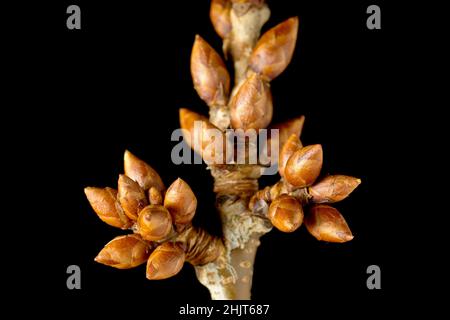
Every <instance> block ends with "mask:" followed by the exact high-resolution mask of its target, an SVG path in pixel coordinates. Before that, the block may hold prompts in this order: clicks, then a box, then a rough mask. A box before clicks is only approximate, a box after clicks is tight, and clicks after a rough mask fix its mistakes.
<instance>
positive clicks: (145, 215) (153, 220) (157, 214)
mask: <svg viewBox="0 0 450 320" xmlns="http://www.w3.org/2000/svg"><path fill="white" fill-rule="evenodd" d="M137 226H138V232H139V234H140V235H141V236H142V238H144V239H145V240H149V241H158V240H162V239H164V238H166V237H167V236H168V235H169V234H170V231H172V218H171V216H170V213H169V211H168V210H167V209H166V208H164V207H163V206H160V205H153V204H151V205H149V206H147V207H145V208H144V209H143V210H142V211H141V212H140V213H139V218H138V220H137Z"/></svg>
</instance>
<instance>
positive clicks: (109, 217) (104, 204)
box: [84, 187, 132, 229]
mask: <svg viewBox="0 0 450 320" xmlns="http://www.w3.org/2000/svg"><path fill="white" fill-rule="evenodd" d="M84 193H85V194H86V197H87V199H88V201H89V203H90V204H91V206H92V209H94V211H95V213H96V214H97V215H98V217H99V218H100V219H102V221H103V222H105V223H107V224H109V225H110V226H113V227H116V228H121V229H128V228H129V227H130V226H131V224H132V222H131V221H130V219H128V217H127V216H126V215H125V213H124V212H123V210H122V208H121V207H120V204H119V202H118V201H117V191H116V190H114V189H111V188H104V189H102V188H94V187H88V188H85V189H84Z"/></svg>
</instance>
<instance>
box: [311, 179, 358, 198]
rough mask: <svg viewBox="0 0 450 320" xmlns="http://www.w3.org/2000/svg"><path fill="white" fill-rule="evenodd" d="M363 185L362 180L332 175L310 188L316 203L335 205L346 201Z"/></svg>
mask: <svg viewBox="0 0 450 320" xmlns="http://www.w3.org/2000/svg"><path fill="white" fill-rule="evenodd" d="M360 183H361V180H360V179H357V178H354V177H349V176H344V175H331V176H328V177H325V178H324V179H322V180H321V181H319V182H318V183H316V184H314V185H313V186H311V187H309V194H310V195H311V196H312V202H314V203H333V202H338V201H341V200H344V199H345V198H347V197H348V195H349V194H350V193H352V191H353V190H355V189H356V187H358V186H359V184H360Z"/></svg>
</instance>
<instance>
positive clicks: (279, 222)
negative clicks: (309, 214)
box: [268, 194, 303, 232]
mask: <svg viewBox="0 0 450 320" xmlns="http://www.w3.org/2000/svg"><path fill="white" fill-rule="evenodd" d="M268 217H269V219H270V221H271V222H272V224H273V225H274V226H275V228H277V229H278V230H280V231H283V232H293V231H295V230H297V229H298V228H299V227H300V226H301V224H302V222H303V209H302V206H301V205H300V203H299V202H298V201H297V200H296V199H295V198H294V197H292V196H289V195H287V194H283V195H281V196H279V197H278V198H277V199H275V200H274V201H273V202H272V203H271V204H270V207H269V213H268Z"/></svg>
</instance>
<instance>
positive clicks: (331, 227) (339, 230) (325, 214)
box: [305, 204, 353, 242]
mask: <svg viewBox="0 0 450 320" xmlns="http://www.w3.org/2000/svg"><path fill="white" fill-rule="evenodd" d="M305 225H306V228H307V229H308V231H309V233H311V234H312V235H313V236H314V237H315V238H316V239H317V240H323V241H327V242H347V241H350V240H352V239H353V235H352V232H351V231H350V228H349V227H348V225H347V222H346V221H345V219H344V217H343V216H342V215H341V214H340V213H339V211H338V210H337V209H335V208H333V207H330V206H327V205H324V204H319V205H314V206H312V207H311V208H310V210H309V212H308V214H307V215H306V217H305Z"/></svg>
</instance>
